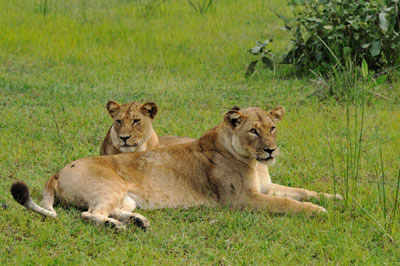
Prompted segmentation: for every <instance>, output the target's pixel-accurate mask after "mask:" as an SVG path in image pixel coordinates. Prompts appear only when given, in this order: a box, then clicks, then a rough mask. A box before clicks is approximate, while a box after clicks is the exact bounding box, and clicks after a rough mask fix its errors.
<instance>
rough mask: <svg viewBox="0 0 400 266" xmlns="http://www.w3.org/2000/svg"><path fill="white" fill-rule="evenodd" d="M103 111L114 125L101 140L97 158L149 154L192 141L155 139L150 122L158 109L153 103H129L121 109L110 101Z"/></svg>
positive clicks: (168, 137)
mask: <svg viewBox="0 0 400 266" xmlns="http://www.w3.org/2000/svg"><path fill="white" fill-rule="evenodd" d="M106 108H107V111H108V113H109V114H110V116H111V117H112V118H113V124H112V126H111V127H110V129H109V130H108V132H107V135H106V137H105V139H104V141H103V144H102V146H101V149H100V155H113V154H119V153H125V152H137V151H148V150H152V149H154V148H157V147H159V146H161V147H162V146H169V145H176V144H181V143H186V142H191V141H194V139H192V138H185V137H175V136H163V137H158V136H157V134H156V132H155V131H154V129H153V121H154V118H155V116H156V115H157V110H158V108H157V105H156V104H155V103H152V102H148V103H145V104H141V103H137V102H131V103H126V104H123V105H121V106H120V105H119V104H118V103H116V102H114V101H109V102H108V103H107V106H106ZM121 137H122V138H121ZM124 137H125V138H126V137H128V138H127V139H126V142H124V140H123V138H124Z"/></svg>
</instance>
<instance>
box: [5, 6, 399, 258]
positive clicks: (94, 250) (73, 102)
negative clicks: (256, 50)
mask: <svg viewBox="0 0 400 266" xmlns="http://www.w3.org/2000/svg"><path fill="white" fill-rule="evenodd" d="M45 2H47V3H48V6H47V8H46V15H44V12H43V5H44V3H45ZM270 8H271V9H273V10H275V11H277V12H281V13H286V14H287V13H288V10H287V7H286V6H285V4H284V3H283V2H282V1H277V0H273V1H261V0H255V1H252V2H251V3H250V2H249V1H245V0H220V1H214V3H213V6H211V7H210V9H209V10H208V11H207V13H206V14H203V15H201V14H199V13H198V12H196V11H195V10H193V8H192V7H191V6H190V5H189V4H188V2H187V1H173V0H170V1H168V0H160V1H146V0H141V1H139V0H138V1H128V0H118V1H117V0H113V1H94V0H92V1H77V0H75V1H51V0H48V1H41V0H40V1H39V0H38V1H22V0H21V1H5V0H1V1H0V147H1V150H0V163H1V164H0V178H1V179H0V188H1V189H0V203H1V204H2V205H1V207H0V242H1V243H3V244H2V245H1V247H0V264H2V265H5V264H74V265H75V264H78V263H85V264H92V265H94V264H99V263H102V264H111V263H113V264H114V263H115V264H121V263H124V262H125V263H129V264H135V265H141V264H145V265H149V264H170V265H174V264H182V265H186V264H194V265H198V264H206V265H211V264H224V265H235V264H277V265H282V264H286V265H295V264H307V265H309V264H323V265H325V264H345V265H347V264H398V263H400V252H399V244H398V243H399V241H400V226H399V222H398V217H399V216H397V218H396V219H397V220H396V221H394V225H393V230H392V232H391V233H390V235H391V236H392V237H393V238H394V240H395V242H394V243H393V242H392V241H390V239H389V238H388V237H387V236H385V234H384V233H383V232H382V230H380V228H379V226H377V224H376V222H378V223H380V224H383V223H384V215H383V211H382V207H381V206H382V205H381V204H380V202H379V190H378V185H377V182H379V180H380V164H379V162H380V155H379V147H378V142H377V134H376V130H375V128H377V129H378V131H379V136H380V142H381V147H382V157H383V163H384V170H385V183H386V192H385V193H386V195H387V200H386V205H387V206H388V208H390V206H392V205H391V204H393V201H394V196H395V193H394V190H395V188H396V180H397V174H398V169H399V167H400V161H399V154H400V113H399V111H398V110H399V107H400V101H399V99H400V95H399V89H398V88H399V87H400V83H398V82H397V83H396V82H394V83H392V84H386V85H384V86H381V87H380V88H377V89H378V90H379V93H381V94H384V95H386V96H389V97H390V98H391V100H390V101H385V100H382V99H379V98H376V97H374V96H372V95H371V94H368V95H367V99H366V107H365V118H364V132H363V144H362V151H361V153H362V156H361V160H360V169H359V180H358V186H357V194H356V195H353V196H354V198H355V199H356V200H357V202H358V203H359V204H361V206H362V208H361V207H360V206H359V205H357V204H351V205H349V206H345V205H344V204H343V203H341V202H332V201H326V200H320V201H315V202H316V203H319V204H321V205H323V206H324V207H326V208H327V209H328V212H329V215H328V216H326V217H312V218H309V217H306V216H302V215H300V216H275V215H268V214H266V213H260V212H253V211H251V210H245V211H236V210H232V209H227V208H217V209H210V208H193V209H189V210H182V209H176V210H175V209H174V210H172V209H171V210H170V209H165V210H157V211H141V210H140V211H139V212H140V213H142V214H143V215H145V216H146V217H147V218H148V219H149V220H150V222H151V229H150V230H149V231H148V232H147V233H144V232H141V231H139V230H136V229H135V228H131V229H130V230H129V231H127V232H124V233H115V232H114V231H112V230H111V229H106V228H98V227H96V226H94V225H91V224H87V223H85V222H84V221H82V220H81V219H80V212H79V211H78V210H76V209H74V208H64V207H62V206H56V211H57V213H58V215H59V217H58V218H57V219H56V220H52V219H45V218H42V217H39V216H38V215H37V214H34V213H32V212H28V211H25V210H24V209H23V208H22V207H21V206H19V205H18V204H17V203H16V202H14V201H13V200H12V198H11V196H10V194H9V187H10V185H11V183H12V182H13V181H15V180H16V179H17V178H18V179H21V180H24V181H25V182H26V183H27V184H28V185H29V187H30V188H31V190H32V195H33V198H34V199H35V200H36V201H39V202H40V199H41V194H42V193H41V191H42V188H43V185H44V183H45V181H46V180H47V178H48V177H49V176H50V175H51V174H52V173H53V172H54V171H57V170H58V169H60V168H61V167H63V166H64V165H65V164H66V163H68V162H69V161H71V160H74V159H77V158H81V157H85V156H92V155H98V154H99V150H100V144H101V141H102V139H103V137H104V136H105V134H106V132H107V129H108V126H109V125H110V123H111V119H110V118H109V116H108V114H107V111H106V110H105V104H106V102H107V101H108V100H110V99H113V100H117V101H120V102H127V101H141V102H143V101H149V100H151V101H154V102H156V103H157V104H158V106H159V115H158V117H157V119H156V122H155V123H154V127H155V129H156V131H157V133H158V134H159V135H164V134H174V135H180V136H189V137H195V138H197V137H200V136H201V135H202V133H204V132H205V131H206V130H207V129H209V128H211V127H213V126H215V125H216V124H218V123H220V122H221V121H222V119H223V113H224V112H225V111H226V110H228V108H229V107H231V106H233V105H238V106H242V107H245V106H258V107H265V108H271V107H274V106H276V105H284V106H285V107H286V112H287V113H286V116H285V118H284V120H283V121H282V122H281V124H280V125H279V126H278V130H279V133H278V134H279V142H280V147H281V155H280V157H279V159H278V162H277V164H276V165H275V166H273V167H271V169H270V172H271V175H272V179H273V181H275V182H276V183H280V184H283V185H290V186H297V187H304V188H308V189H311V190H316V191H324V192H331V193H332V192H333V173H332V170H331V159H330V156H329V154H330V151H332V153H333V156H335V160H338V158H340V153H341V149H342V146H343V145H342V146H341V144H340V143H342V144H343V143H344V142H343V141H344V140H345V138H346V113H345V107H344V105H341V104H338V103H335V102H333V101H329V100H327V101H324V102H319V101H318V100H317V99H315V98H313V97H307V96H308V95H310V94H312V93H313V92H314V91H315V90H316V89H318V86H317V85H315V84H313V83H311V82H310V81H309V79H308V78H298V77H296V76H293V75H292V76H291V75H287V72H288V71H289V70H290V68H288V67H279V69H278V73H277V77H274V76H273V74H272V73H271V72H268V71H261V70H259V71H257V72H256V73H255V75H254V76H253V77H252V78H251V79H250V80H246V79H245V78H244V72H245V68H246V66H247V64H248V63H249V62H250V60H252V59H253V58H252V57H251V55H250V54H248V53H247V52H246V51H245V50H246V49H248V48H250V47H252V46H253V45H254V42H255V40H264V39H267V38H273V39H274V42H273V43H272V44H271V48H272V49H273V51H274V52H275V53H277V54H279V53H283V52H284V51H285V49H287V46H288V41H289V36H287V35H286V32H282V31H280V30H279V28H280V27H281V26H282V25H281V23H280V22H279V20H278V19H277V18H276V17H275V16H274V15H273V14H272V13H271V11H270V10H269V9H270ZM388 87H392V89H388ZM53 112H54V116H55V118H56V121H57V124H58V127H59V132H58V130H57V128H56V125H55V121H54V118H53V114H52V113H53ZM327 136H329V142H330V143H331V144H330V145H328V139H327ZM338 185H339V187H343V186H342V185H343V184H341V183H339V184H338ZM339 193H343V191H339ZM4 204H5V205H7V206H8V208H5V207H4ZM397 211H398V210H397ZM370 215H372V217H373V218H371V216H370ZM374 220H376V222H375V221H374Z"/></svg>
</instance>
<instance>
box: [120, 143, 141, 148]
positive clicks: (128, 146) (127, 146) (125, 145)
mask: <svg viewBox="0 0 400 266" xmlns="http://www.w3.org/2000/svg"><path fill="white" fill-rule="evenodd" d="M137 145H138V144H137V143H134V144H133V145H129V144H126V143H125V144H124V145H122V146H121V147H123V148H130V147H137Z"/></svg>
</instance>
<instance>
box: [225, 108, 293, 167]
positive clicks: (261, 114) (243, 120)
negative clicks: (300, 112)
mask: <svg viewBox="0 0 400 266" xmlns="http://www.w3.org/2000/svg"><path fill="white" fill-rule="evenodd" d="M284 113H285V109H284V108H283V107H282V106H280V107H277V108H275V109H273V110H270V111H265V110H263V109H260V108H256V107H249V108H246V109H240V108H238V107H234V108H232V110H230V111H228V112H226V113H225V116H224V122H225V123H226V125H227V127H228V128H229V129H230V131H231V138H230V139H231V141H232V143H231V146H232V148H233V149H234V151H235V152H236V153H237V154H239V155H240V156H243V157H246V158H254V159H256V160H257V161H258V162H261V163H265V164H272V163H274V162H275V158H276V156H277V155H278V153H279V148H278V144H277V139H276V135H277V129H276V124H277V123H278V122H279V121H280V120H281V119H282V118H283V115H284Z"/></svg>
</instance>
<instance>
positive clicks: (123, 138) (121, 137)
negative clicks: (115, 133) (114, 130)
mask: <svg viewBox="0 0 400 266" xmlns="http://www.w3.org/2000/svg"><path fill="white" fill-rule="evenodd" d="M130 137H131V135H129V136H119V138H120V139H122V140H123V141H124V142H126V141H127V139H129V138H130Z"/></svg>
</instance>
